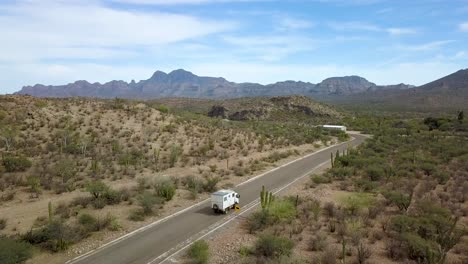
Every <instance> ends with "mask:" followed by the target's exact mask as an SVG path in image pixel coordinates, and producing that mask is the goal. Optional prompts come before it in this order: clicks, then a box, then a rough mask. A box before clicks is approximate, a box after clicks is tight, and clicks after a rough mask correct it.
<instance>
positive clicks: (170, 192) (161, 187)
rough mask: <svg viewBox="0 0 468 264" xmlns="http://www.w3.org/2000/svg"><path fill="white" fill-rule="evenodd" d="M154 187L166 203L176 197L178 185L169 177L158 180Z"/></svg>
mask: <svg viewBox="0 0 468 264" xmlns="http://www.w3.org/2000/svg"><path fill="white" fill-rule="evenodd" d="M153 186H154V190H155V192H156V194H157V195H158V196H159V197H162V198H164V199H165V200H166V201H170V200H172V197H174V195H175V193H176V185H175V184H174V182H173V181H172V180H171V179H170V178H168V177H165V178H162V179H157V180H156V181H155V183H154V185H153Z"/></svg>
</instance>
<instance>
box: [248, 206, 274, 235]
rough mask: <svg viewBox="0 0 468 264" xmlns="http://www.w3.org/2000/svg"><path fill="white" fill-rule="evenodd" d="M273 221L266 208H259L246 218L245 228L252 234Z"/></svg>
mask: <svg viewBox="0 0 468 264" xmlns="http://www.w3.org/2000/svg"><path fill="white" fill-rule="evenodd" d="M272 223H273V219H272V217H271V215H270V214H269V212H268V211H266V210H259V211H256V212H253V213H252V214H251V215H250V216H249V217H248V218H247V222H246V224H247V229H248V230H249V233H250V234H253V233H255V232H257V231H261V230H263V229H264V228H266V227H267V226H269V225H271V224H272Z"/></svg>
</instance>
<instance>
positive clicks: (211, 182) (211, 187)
mask: <svg viewBox="0 0 468 264" xmlns="http://www.w3.org/2000/svg"><path fill="white" fill-rule="evenodd" d="M219 181H220V179H219V177H208V178H206V181H205V183H204V184H203V189H204V190H205V192H214V191H216V186H217V185H218V182H219Z"/></svg>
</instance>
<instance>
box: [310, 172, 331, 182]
mask: <svg viewBox="0 0 468 264" xmlns="http://www.w3.org/2000/svg"><path fill="white" fill-rule="evenodd" d="M310 179H311V180H312V182H313V183H315V184H321V183H330V182H331V181H330V178H328V177H324V176H321V175H317V174H313V175H311V176H310Z"/></svg>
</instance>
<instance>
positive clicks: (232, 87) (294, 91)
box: [17, 69, 413, 99]
mask: <svg viewBox="0 0 468 264" xmlns="http://www.w3.org/2000/svg"><path fill="white" fill-rule="evenodd" d="M412 87H413V86H411V85H407V84H398V85H388V86H381V85H376V84H375V83H372V82H369V81H368V80H366V79H364V78H362V77H359V76H345V77H332V78H328V79H325V80H323V81H322V82H320V83H318V84H313V83H309V82H301V81H284V82H277V83H274V84H268V85H262V84H258V83H235V82H230V81H227V80H226V79H224V78H221V77H218V78H215V77H202V76H197V75H195V74H193V73H191V72H189V71H185V70H182V69H179V70H175V71H172V72H170V73H168V74H167V73H164V72H162V71H156V72H155V73H154V74H153V76H151V78H149V79H148V80H141V81H139V82H135V81H131V82H130V83H127V82H124V81H115V80H114V81H110V82H107V83H104V84H101V83H89V82H87V81H83V80H81V81H76V82H74V83H70V84H67V85H59V86H51V85H49V86H46V85H42V84H36V85H34V86H25V87H23V88H22V89H21V90H20V91H19V92H17V94H28V95H32V96H37V97H72V96H83V97H99V98H114V97H121V98H139V99H149V98H167V97H190V98H213V99H218V98H238V97H258V96H283V95H305V96H312V97H316V98H320V97H326V96H346V95H351V94H357V93H362V92H368V91H378V90H388V89H391V90H394V89H397V90H405V89H409V88H412Z"/></svg>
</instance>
